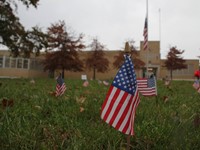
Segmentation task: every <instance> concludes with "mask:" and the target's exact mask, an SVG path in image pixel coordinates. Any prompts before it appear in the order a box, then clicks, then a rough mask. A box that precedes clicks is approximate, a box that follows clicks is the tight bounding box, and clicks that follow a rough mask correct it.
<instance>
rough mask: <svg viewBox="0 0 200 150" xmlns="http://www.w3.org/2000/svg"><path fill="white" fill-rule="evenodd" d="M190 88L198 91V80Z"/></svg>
mask: <svg viewBox="0 0 200 150" xmlns="http://www.w3.org/2000/svg"><path fill="white" fill-rule="evenodd" d="M192 86H193V87H194V88H195V89H196V90H198V89H199V88H200V86H199V81H198V80H196V81H194V83H193V85H192Z"/></svg>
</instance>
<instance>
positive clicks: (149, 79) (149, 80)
mask: <svg viewBox="0 0 200 150" xmlns="http://www.w3.org/2000/svg"><path fill="white" fill-rule="evenodd" d="M147 86H148V87H154V86H155V80H154V77H152V78H148V81H147Z"/></svg>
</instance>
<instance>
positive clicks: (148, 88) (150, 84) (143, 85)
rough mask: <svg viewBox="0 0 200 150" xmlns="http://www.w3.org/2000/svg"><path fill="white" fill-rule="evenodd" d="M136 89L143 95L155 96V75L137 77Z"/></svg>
mask: <svg viewBox="0 0 200 150" xmlns="http://www.w3.org/2000/svg"><path fill="white" fill-rule="evenodd" d="M137 83H138V90H139V92H140V93H141V94H142V95H143V96H156V95H157V85H156V79H155V77H154V76H153V77H150V78H140V79H137Z"/></svg>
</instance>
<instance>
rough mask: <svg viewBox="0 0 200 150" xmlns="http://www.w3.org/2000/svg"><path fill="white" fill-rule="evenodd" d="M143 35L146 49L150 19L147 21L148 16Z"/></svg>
mask: <svg viewBox="0 0 200 150" xmlns="http://www.w3.org/2000/svg"><path fill="white" fill-rule="evenodd" d="M143 36H144V42H143V49H144V50H146V49H147V47H148V21H147V17H146V18H145V23H144V31H143Z"/></svg>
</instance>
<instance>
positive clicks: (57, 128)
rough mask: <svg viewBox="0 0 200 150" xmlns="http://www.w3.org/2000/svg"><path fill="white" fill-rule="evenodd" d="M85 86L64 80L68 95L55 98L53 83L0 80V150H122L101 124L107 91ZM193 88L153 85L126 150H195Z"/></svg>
mask: <svg viewBox="0 0 200 150" xmlns="http://www.w3.org/2000/svg"><path fill="white" fill-rule="evenodd" d="M89 82H90V84H89V86H88V87H83V86H82V83H83V81H81V80H69V79H65V83H66V85H67V91H66V92H65V94H64V95H63V96H61V97H55V96H54V95H53V91H54V90H55V86H56V81H55V80H54V79H50V78H46V79H35V83H31V82H30V79H24V78H21V79H0V102H1V103H0V104H1V107H0V149H2V150H12V149H13V150H14V149H15V150H16V149H23V150H31V149H44V150H46V149H48V150H51V149H52V150H57V149H58V150H61V149H63V150H120V149H121V150H123V149H126V146H127V140H126V138H127V136H126V135H124V134H122V133H121V132H119V131H117V130H115V129H114V128H112V127H110V126H109V125H108V124H106V123H105V122H104V121H102V120H101V118H100V110H101V105H102V103H103V101H104V99H105V95H106V93H107V91H108V88H109V86H105V85H103V84H100V83H99V82H98V81H95V80H94V81H89ZM110 82H111V81H110ZM192 84H193V82H192V81H173V82H172V83H171V85H170V87H169V88H167V87H166V86H165V85H164V83H163V81H158V83H157V87H158V96H157V97H150V98H148V97H143V96H141V102H140V104H139V106H138V108H137V111H136V119H135V125H134V129H135V136H133V137H131V142H130V147H131V149H138V150H143V149H145V150H146V149H156V150H160V149H193V150H194V149H196V150H197V149H200V118H199V117H200V110H199V108H200V94H199V93H197V92H196V90H195V89H194V88H193V87H192ZM5 100H9V102H10V106H5V105H4V103H3V101H5Z"/></svg>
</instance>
